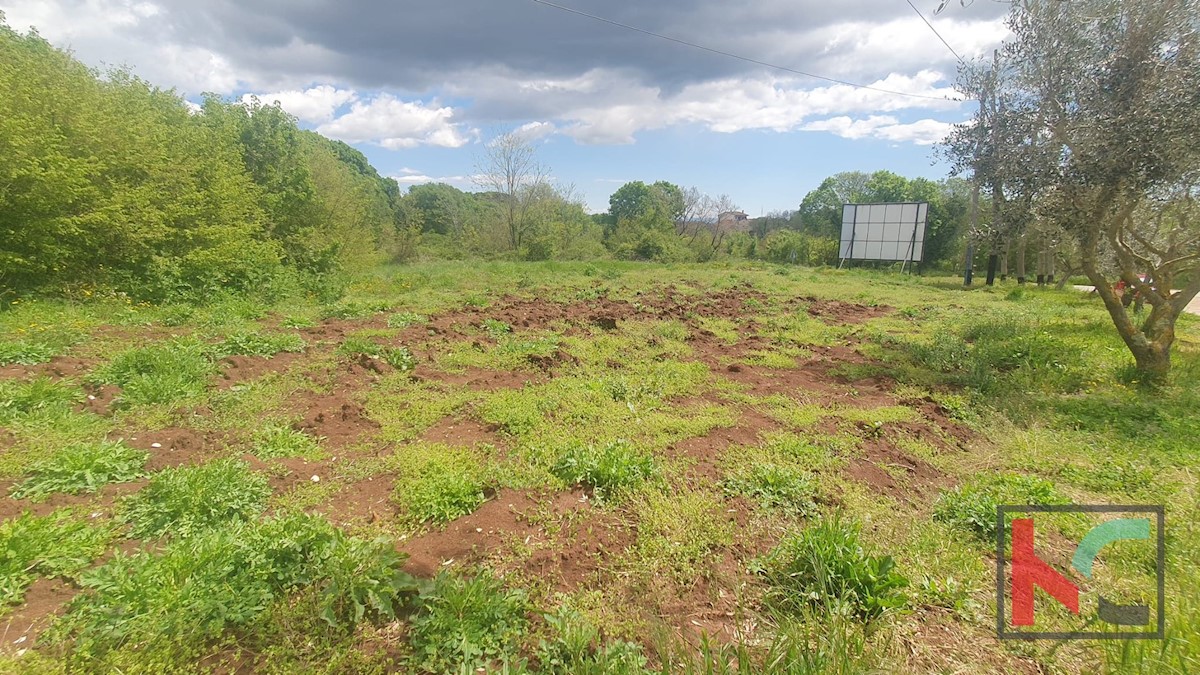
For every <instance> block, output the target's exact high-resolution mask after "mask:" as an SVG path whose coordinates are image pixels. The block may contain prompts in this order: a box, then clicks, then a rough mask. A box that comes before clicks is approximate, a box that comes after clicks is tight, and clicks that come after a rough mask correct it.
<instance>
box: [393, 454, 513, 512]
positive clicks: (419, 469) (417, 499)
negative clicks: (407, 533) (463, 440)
mask: <svg viewBox="0 0 1200 675" xmlns="http://www.w3.org/2000/svg"><path fill="white" fill-rule="evenodd" d="M401 452H402V453H403V454H401V455H397V456H396V457H395V458H392V460H391V462H392V463H395V464H398V465H399V466H398V467H397V473H398V474H399V475H398V477H397V479H396V486H395V489H394V491H393V492H392V499H393V500H394V501H395V502H396V504H397V505H398V506H399V507H400V509H401V511H402V514H403V517H404V518H405V519H406V520H407V521H408V522H410V523H412V524H419V523H433V524H439V525H440V524H442V523H447V522H449V521H451V520H454V519H455V518H458V517H460V516H465V515H467V514H468V513H471V512H472V511H474V510H475V509H476V508H478V507H479V505H480V504H482V503H483V502H484V501H486V500H487V495H486V489H487V487H488V484H489V482H490V481H491V480H492V479H491V478H490V476H489V472H488V471H487V466H486V465H485V464H484V462H483V461H482V459H481V458H480V457H478V456H477V455H476V454H475V453H473V452H471V451H469V450H465V449H462V448H452V447H449V446H445V445H424V444H422V445H419V446H409V447H407V448H402V449H401Z"/></svg>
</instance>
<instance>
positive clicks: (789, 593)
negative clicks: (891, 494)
mask: <svg viewBox="0 0 1200 675" xmlns="http://www.w3.org/2000/svg"><path fill="white" fill-rule="evenodd" d="M756 567H757V570H756V571H758V572H759V573H760V574H761V575H762V576H763V578H764V579H765V580H766V582H767V585H768V589H767V592H766V595H765V600H766V602H767V604H768V605H770V606H771V607H773V608H775V609H777V610H779V611H782V612H785V613H790V614H794V615H800V614H802V613H803V611H804V610H805V608H810V609H815V610H817V611H824V612H829V613H832V614H838V615H847V616H854V617H857V618H860V619H864V620H871V619H876V618H878V617H879V616H880V615H882V614H883V613H884V612H887V611H891V610H895V609H899V608H901V607H904V606H905V604H906V603H907V598H906V597H905V596H904V594H903V591H902V589H903V588H905V587H906V586H908V580H907V579H905V578H904V577H903V576H902V575H901V574H900V573H899V572H897V571H896V569H895V567H896V564H895V561H894V560H893V559H892V557H891V556H872V555H868V554H867V553H866V552H865V550H864V549H863V546H862V544H861V542H860V541H859V527H858V525H857V524H854V523H851V522H846V521H843V520H841V519H840V518H838V517H833V518H826V519H822V520H821V521H819V522H817V523H816V524H815V525H813V526H811V527H809V528H808V529H806V530H804V531H803V532H801V533H800V534H797V535H790V536H788V537H786V538H785V539H784V540H783V541H782V542H780V544H779V545H778V546H777V547H776V548H775V549H774V550H773V551H771V552H770V553H769V554H768V555H767V556H766V557H765V558H763V559H762V560H761V561H759V563H758V564H757V566H756Z"/></svg>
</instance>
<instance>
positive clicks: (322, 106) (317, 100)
mask: <svg viewBox="0 0 1200 675" xmlns="http://www.w3.org/2000/svg"><path fill="white" fill-rule="evenodd" d="M250 97H251V95H250V94H245V95H243V96H242V100H243V101H249V99H250ZM258 99H259V100H260V101H262V102H264V103H267V104H270V103H274V102H276V101H278V102H279V105H280V106H281V107H282V108H283V109H284V110H286V111H288V112H289V113H291V114H293V115H295V116H296V117H297V118H299V119H300V120H302V121H304V122H311V123H314V124H316V123H320V122H328V121H330V120H332V119H333V117H334V114H335V113H336V112H337V110H338V109H339V108H341V107H342V106H344V105H346V104H347V103H352V102H354V101H357V100H358V94H357V93H355V92H354V91H353V90H351V89H338V88H337V87H334V86H332V85H328V84H323V85H319V86H316V87H310V88H308V89H305V90H298V89H292V90H289V91H279V92H275V93H273V94H260V95H258Z"/></svg>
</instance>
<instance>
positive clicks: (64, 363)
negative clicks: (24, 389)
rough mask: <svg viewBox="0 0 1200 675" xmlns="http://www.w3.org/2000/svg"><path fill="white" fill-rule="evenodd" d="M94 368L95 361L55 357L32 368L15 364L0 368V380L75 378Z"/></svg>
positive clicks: (74, 357)
mask: <svg viewBox="0 0 1200 675" xmlns="http://www.w3.org/2000/svg"><path fill="white" fill-rule="evenodd" d="M95 366H96V361H95V360H93V359H84V358H79V357H76V356H55V357H54V358H52V359H50V360H49V361H47V362H46V363H38V364H36V365H32V366H23V365H20V364H17V363H12V364H9V365H7V366H0V380H5V379H8V380H19V379H33V378H35V377H49V378H52V379H56V380H59V379H63V378H68V377H70V378H76V377H82V376H83V375H86V374H87V373H89V372H91V370H92V368H94V367H95Z"/></svg>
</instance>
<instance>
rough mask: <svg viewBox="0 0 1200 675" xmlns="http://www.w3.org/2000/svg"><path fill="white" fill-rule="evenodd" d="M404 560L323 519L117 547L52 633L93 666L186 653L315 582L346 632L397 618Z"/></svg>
mask: <svg viewBox="0 0 1200 675" xmlns="http://www.w3.org/2000/svg"><path fill="white" fill-rule="evenodd" d="M403 560H404V559H403V557H402V556H401V555H400V554H398V553H397V552H396V551H395V548H394V546H393V544H392V543H391V542H388V541H386V540H376V541H366V540H362V539H357V538H353V537H348V536H346V535H345V534H344V533H343V532H342V531H341V530H339V529H337V528H336V527H334V526H333V525H331V524H329V523H328V522H327V521H325V520H324V519H322V518H320V517H317V516H307V515H291V516H286V517H281V518H271V519H266V520H263V521H261V522H245V523H232V524H230V525H229V526H227V527H222V528H217V529H212V530H208V531H205V532H202V533H199V534H197V535H196V536H194V537H188V538H182V539H177V540H173V541H172V542H171V543H170V544H168V545H167V546H166V547H165V548H164V549H163V550H162V551H161V552H158V553H154V552H150V551H143V552H139V553H136V554H134V555H132V556H129V555H124V554H121V553H117V554H116V555H115V556H114V557H113V558H112V559H111V560H110V561H109V562H107V563H106V564H104V565H103V566H101V567H99V568H97V569H94V570H91V571H89V572H87V573H86V574H84V575H83V578H82V585H83V587H84V589H85V590H84V593H82V594H81V595H79V596H78V597H76V599H75V600H74V601H73V602H72V603H71V605H70V607H69V611H68V613H67V615H66V617H64V619H63V620H62V622H61V623H60V625H59V626H57V627H56V628H55V631H54V634H55V636H56V637H57V638H59V639H69V640H70V648H71V651H72V654H71V657H72V659H73V660H74V661H75V662H76V663H78V664H80V665H85V666H90V667H91V668H96V667H100V666H101V664H103V663H104V661H103V658H104V657H105V655H106V654H107V653H108V652H109V651H110V650H113V649H116V648H119V647H122V646H123V645H137V646H138V648H139V649H142V650H146V651H150V652H153V651H156V650H162V651H166V652H167V653H168V654H171V653H175V654H179V655H180V656H185V655H187V654H188V653H189V650H194V649H195V648H196V647H198V646H201V645H203V644H204V643H206V642H208V641H212V640H215V639H216V638H218V637H220V636H221V635H222V634H223V633H225V632H226V631H228V630H231V629H236V628H239V627H244V626H247V625H248V624H250V623H251V622H252V621H254V620H255V619H256V618H257V617H258V616H259V615H261V614H262V613H263V612H264V611H265V610H266V609H267V608H268V607H269V606H270V605H271V604H272V603H273V602H275V601H277V600H280V599H282V598H284V597H285V596H286V594H288V593H290V592H293V591H296V590H298V589H303V588H314V589H317V591H318V592H319V597H320V602H319V605H318V611H319V612H320V614H321V616H322V618H324V619H325V621H326V622H328V623H329V624H330V625H333V626H339V627H344V628H347V629H348V628H350V627H352V626H353V625H355V624H356V623H358V622H360V621H363V620H372V621H378V620H389V619H392V618H394V617H395V616H396V612H397V610H398V609H400V608H401V607H402V606H403V605H404V604H405V603H406V602H407V601H408V600H409V599H411V597H412V596H413V595H414V593H415V591H416V590H417V585H416V583H415V581H414V580H413V579H412V577H410V576H409V575H407V574H405V573H404V572H402V571H401V570H400V566H401V564H402V563H403Z"/></svg>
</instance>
